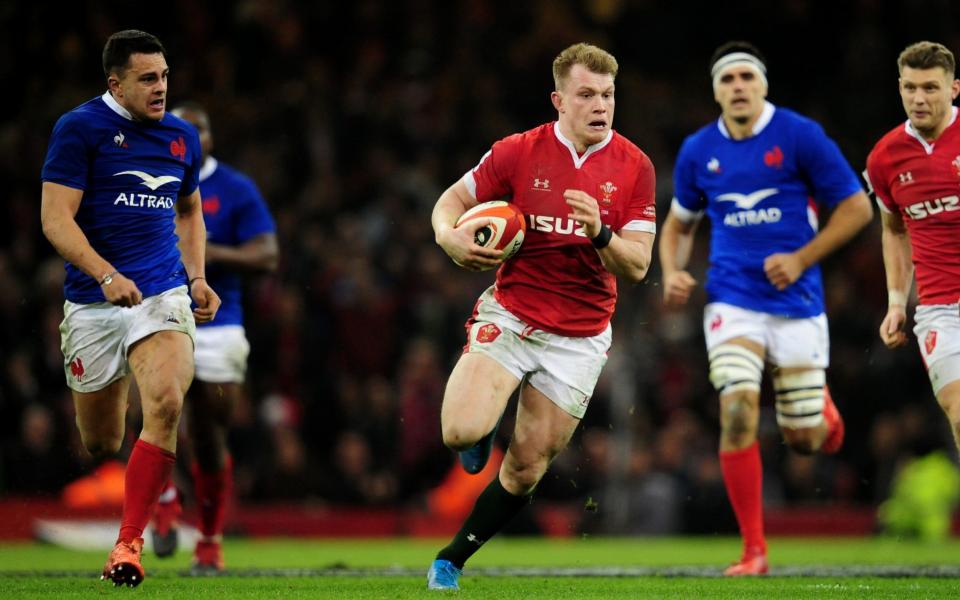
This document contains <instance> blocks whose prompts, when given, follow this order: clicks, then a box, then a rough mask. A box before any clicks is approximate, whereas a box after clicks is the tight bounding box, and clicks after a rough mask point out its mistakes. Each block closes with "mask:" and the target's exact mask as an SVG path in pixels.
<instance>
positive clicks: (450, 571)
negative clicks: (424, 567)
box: [427, 558, 463, 590]
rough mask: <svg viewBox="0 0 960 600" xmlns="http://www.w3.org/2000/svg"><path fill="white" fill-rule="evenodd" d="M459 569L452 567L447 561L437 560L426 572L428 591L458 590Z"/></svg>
mask: <svg viewBox="0 0 960 600" xmlns="http://www.w3.org/2000/svg"><path fill="white" fill-rule="evenodd" d="M461 573H463V571H461V570H460V569H458V568H456V567H455V566H453V563H452V562H450V561H449V560H443V559H441V558H438V559H437V560H435V561H433V564H432V565H430V570H429V571H427V589H428V590H459V589H460V584H459V583H458V580H459V579H460V574H461Z"/></svg>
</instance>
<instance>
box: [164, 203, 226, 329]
mask: <svg viewBox="0 0 960 600" xmlns="http://www.w3.org/2000/svg"><path fill="white" fill-rule="evenodd" d="M201 206H202V205H201V199H200V190H199V188H198V189H196V190H194V191H193V193H192V194H190V195H189V196H180V197H179V198H178V199H177V205H176V215H175V216H174V223H175V224H176V231H177V237H178V238H179V241H178V242H177V245H178V246H179V247H180V256H181V259H182V260H183V266H184V268H185V269H186V271H187V277H188V278H189V281H190V283H189V286H190V296H191V297H192V298H193V301H194V302H195V303H196V304H197V307H196V308H194V309H193V318H194V319H195V320H196V322H197V323H208V322H210V321H212V320H213V318H214V317H215V316H216V314H217V309H218V308H220V297H219V296H217V293H216V292H214V291H213V289H212V288H211V287H210V286H209V285H207V280H206V270H205V265H204V253H205V250H206V243H207V228H206V225H204V222H203V211H202V208H201Z"/></svg>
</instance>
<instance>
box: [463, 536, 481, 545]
mask: <svg viewBox="0 0 960 600" xmlns="http://www.w3.org/2000/svg"><path fill="white" fill-rule="evenodd" d="M467 541H468V542H473V543H474V544H476V545H478V546H482V545H483V540H481V539H480V538H478V537H477V536H475V535H473V534H472V533H471V534H468V535H467Z"/></svg>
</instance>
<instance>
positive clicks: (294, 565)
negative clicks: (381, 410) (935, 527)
mask: <svg viewBox="0 0 960 600" xmlns="http://www.w3.org/2000/svg"><path fill="white" fill-rule="evenodd" d="M444 543H445V540H443V541H441V540H420V539H416V540H414V539H381V540H291V539H282V540H277V539H273V540H228V541H227V544H226V546H225V554H226V558H227V564H228V567H229V571H228V572H227V573H226V574H225V575H221V576H215V577H192V576H190V574H189V562H190V553H189V552H186V551H181V552H179V553H178V554H177V555H176V556H174V557H173V558H170V559H166V560H160V559H157V558H156V557H154V556H151V555H149V554H148V555H146V556H145V557H144V567H145V568H146V570H147V579H146V581H145V582H144V583H143V584H142V585H140V587H138V588H136V589H133V590H131V589H126V588H123V589H114V588H113V586H112V585H110V584H109V583H107V582H101V581H99V569H100V567H101V566H102V564H103V561H104V560H105V559H106V552H76V551H71V550H64V549H61V548H56V547H53V546H48V545H43V544H17V545H2V546H0V596H3V597H4V598H49V597H51V595H53V594H55V595H56V597H58V600H59V599H63V598H73V597H77V598H79V597H85V598H86V597H90V596H91V595H96V596H100V597H102V596H104V595H108V594H136V595H138V596H139V597H143V598H190V599H191V600H202V599H206V598H217V599H220V600H222V599H224V598H371V599H372V598H378V599H379V598H390V599H393V598H423V597H431V596H432V597H437V596H439V597H445V596H446V597H449V596H451V595H453V596H457V597H462V598H518V599H519V598H544V599H553V598H563V599H565V598H571V599H573V598H577V599H580V598H604V599H606V598H612V597H624V598H731V599H732V598H783V599H787V598H871V600H872V599H876V598H911V599H914V598H916V599H921V598H952V597H957V595H958V594H960V541H951V542H948V543H945V544H937V545H925V544H919V543H914V542H906V541H897V540H891V539H882V538H869V539H848V538H833V539H797V538H791V539H773V540H771V541H770V560H771V575H770V576H767V577H761V578H748V579H730V578H723V577H721V576H720V574H721V571H722V569H723V567H724V566H725V565H726V564H727V563H729V562H730V561H731V560H733V559H734V558H736V557H737V555H738V553H739V540H737V539H734V538H613V539H611V538H590V537H588V538H574V539H510V538H504V539H495V540H494V541H492V542H490V543H489V544H487V545H486V546H485V547H484V548H483V549H482V550H481V551H480V552H478V553H477V554H476V555H475V556H474V557H473V558H472V559H471V560H470V562H469V563H468V564H467V568H466V570H465V573H464V576H463V577H462V578H461V581H460V584H461V587H462V588H463V589H462V591H461V592H459V593H454V594H451V593H444V592H431V593H428V592H427V591H426V589H425V573H426V569H427V566H429V563H430V561H431V560H432V559H433V556H434V554H435V553H436V550H437V549H438V548H439V547H440V546H442V545H443V544H444Z"/></svg>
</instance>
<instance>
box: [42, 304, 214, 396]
mask: <svg viewBox="0 0 960 600" xmlns="http://www.w3.org/2000/svg"><path fill="white" fill-rule="evenodd" d="M158 331H182V332H183V333H185V334H187V335H189V336H190V339H191V340H194V339H195V331H196V324H195V323H194V321H193V312H192V311H191V310H190V296H189V295H188V294H187V286H185V285H181V286H179V287H175V288H173V289H170V290H167V291H165V292H163V293H161V294H157V295H155V296H150V297H149V298H144V299H143V302H141V303H140V304H138V305H137V306H131V307H129V308H124V307H121V306H114V305H113V304H110V303H109V302H96V303H94V304H76V303H73V302H70V301H69V300H68V301H66V302H64V303H63V321H62V322H61V323H60V350H61V351H62V352H63V367H64V372H65V374H66V377H67V386H68V387H70V389H73V390H76V391H78V392H95V391H97V390H101V389H103V388H105V387H107V386H108V385H110V384H111V383H113V382H114V381H116V380H117V379H120V378H121V377H123V376H125V375H127V374H129V373H130V365H129V363H128V362H127V353H128V352H129V351H130V347H131V346H132V345H133V344H135V343H136V342H138V341H139V340H142V339H143V338H145V337H147V336H149V335H151V334H153V333H156V332H158Z"/></svg>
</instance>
